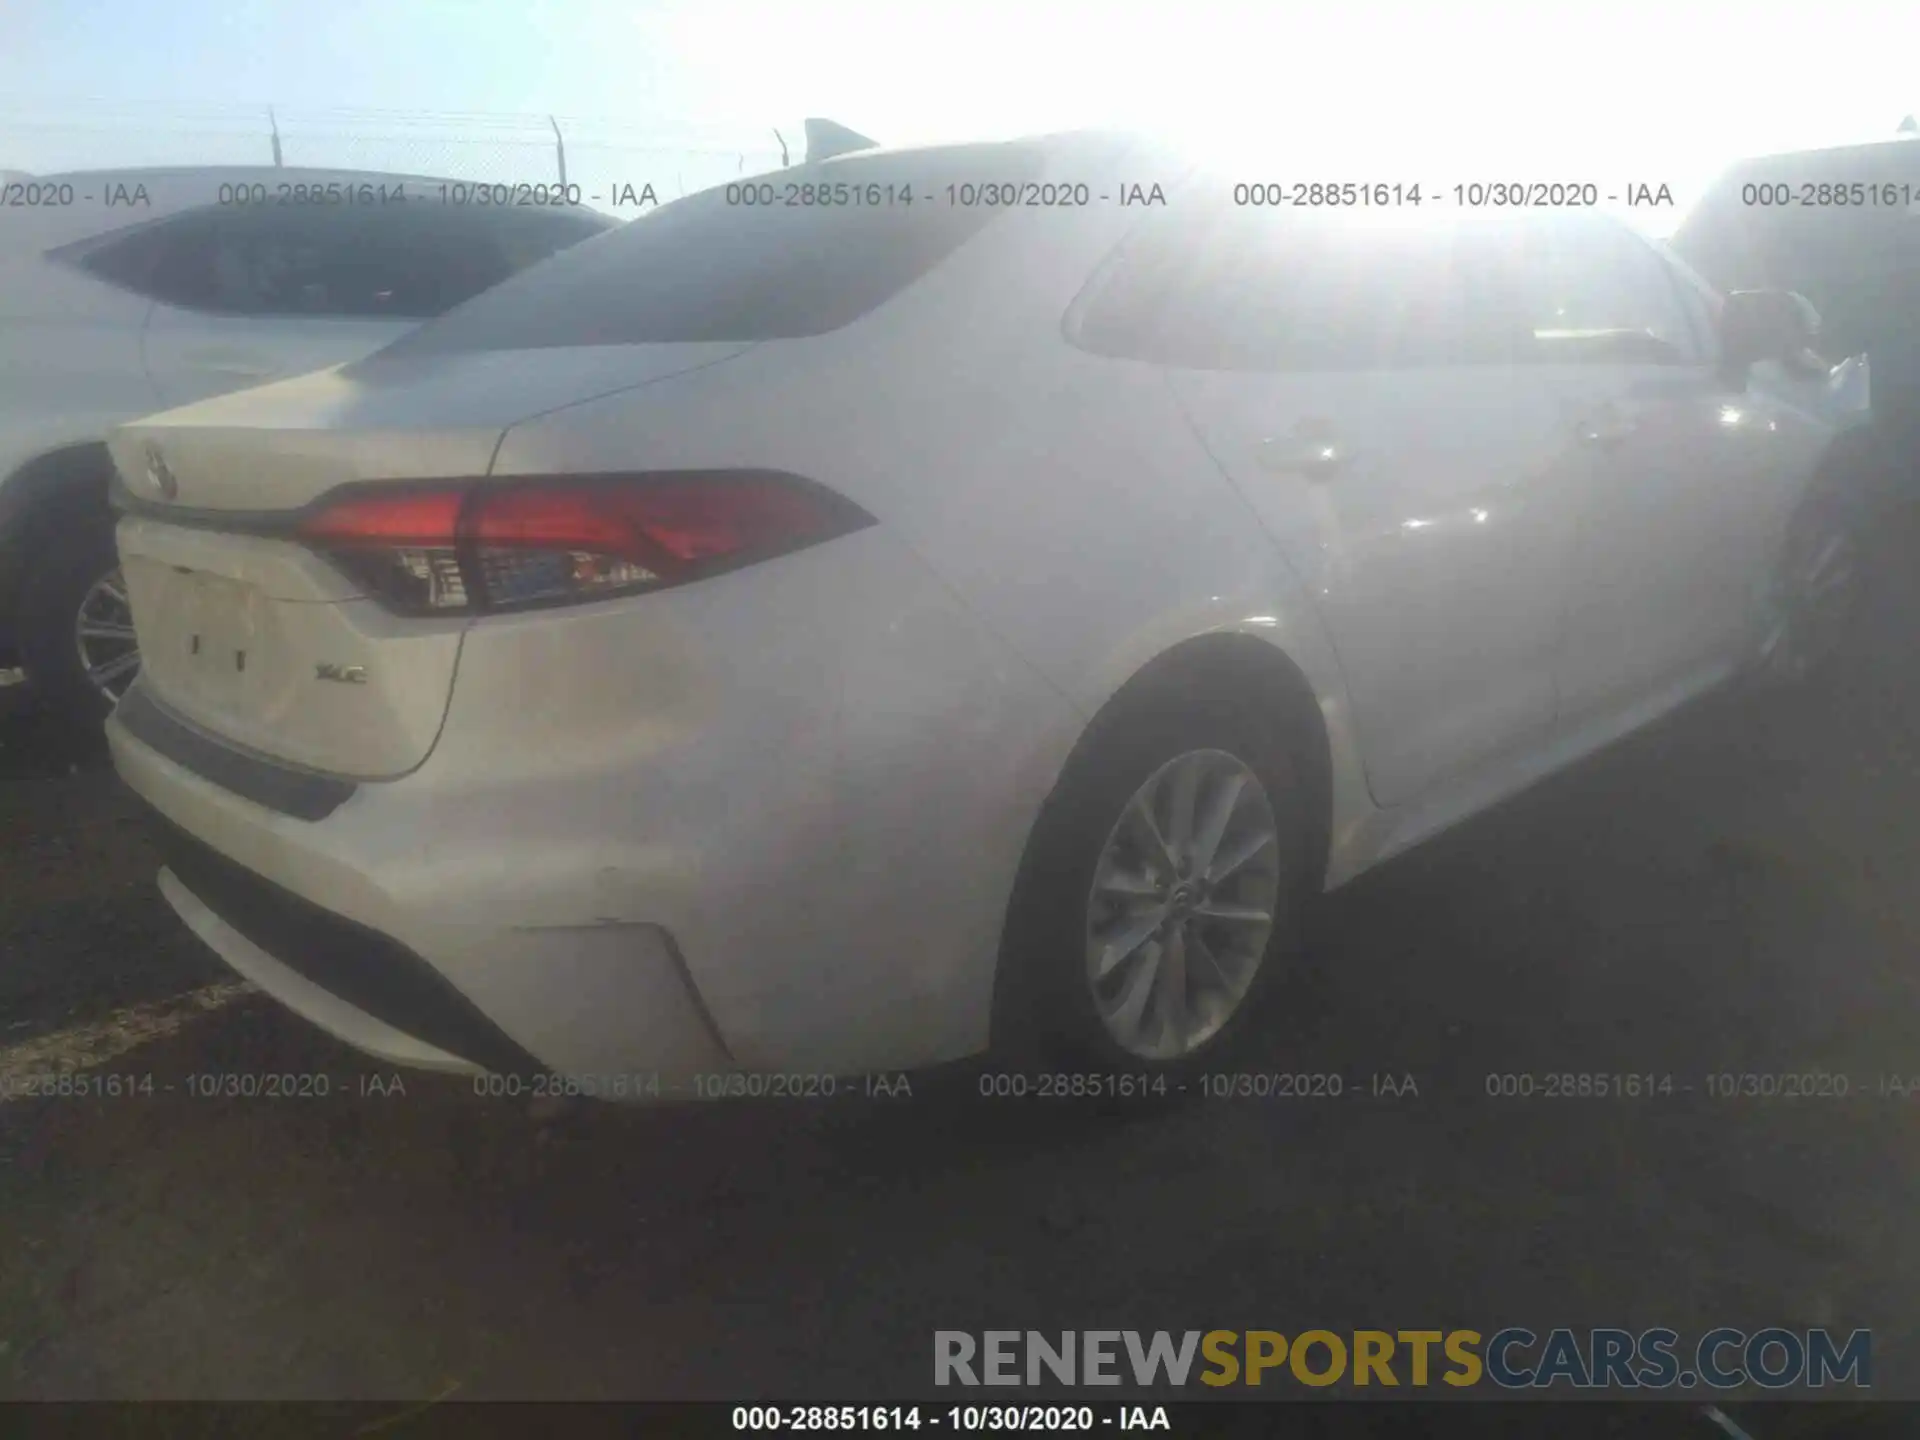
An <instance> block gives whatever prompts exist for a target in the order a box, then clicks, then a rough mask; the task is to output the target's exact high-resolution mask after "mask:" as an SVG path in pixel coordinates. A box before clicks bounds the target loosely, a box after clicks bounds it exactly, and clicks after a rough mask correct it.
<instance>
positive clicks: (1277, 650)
mask: <svg viewBox="0 0 1920 1440" xmlns="http://www.w3.org/2000/svg"><path fill="white" fill-rule="evenodd" d="M1196 688H1198V689H1202V690H1204V691H1206V692H1207V693H1210V694H1214V695H1229V696H1232V697H1235V698H1237V699H1244V700H1245V701H1246V703H1248V704H1249V705H1253V706H1257V707H1258V708H1259V709H1260V711H1261V712H1262V713H1264V714H1267V715H1270V716H1271V717H1272V723H1273V724H1274V725H1275V726H1276V727H1278V728H1279V729H1280V730H1281V732H1282V734H1283V737H1284V743H1285V745H1286V748H1287V752H1288V754H1289V756H1290V757H1291V758H1292V760H1293V762H1294V765H1295V767H1296V770H1297V775H1298V779H1299V781H1300V785H1301V789H1302V790H1303V792H1304V793H1305V795H1306V797H1307V813H1308V820H1309V828H1308V846H1309V849H1308V856H1309V864H1310V865H1311V867H1312V871H1311V873H1312V874H1313V875H1314V877H1315V884H1316V887H1317V886H1318V885H1319V884H1321V883H1323V882H1324V878H1325V876H1326V873H1327V867H1328V862H1329V858H1330V855H1331V849H1332V839H1333V830H1334V819H1335V817H1334V788H1335V766H1336V763H1337V760H1336V754H1335V749H1336V741H1335V737H1334V736H1333V735H1332V734H1331V732H1330V731H1329V728H1328V725H1327V719H1326V715H1325V714H1324V712H1323V709H1322V704H1321V697H1320V696H1319V695H1318V694H1317V693H1316V692H1315V690H1314V687H1313V685H1312V684H1311V682H1309V680H1308V679H1307V674H1306V671H1305V670H1304V669H1303V668H1302V667H1301V666H1300V665H1299V664H1298V663H1297V662H1296V661H1295V659H1294V658H1293V657H1292V656H1291V655H1289V654H1288V653H1287V652H1286V651H1285V650H1283V649H1282V648H1281V647H1280V646H1278V645H1276V644H1274V643H1272V642H1271V641H1269V640H1267V639H1265V638H1263V637H1261V636H1258V635H1254V634H1249V633H1247V632H1245V631H1240V630H1222V631H1213V632H1209V633H1206V634H1202V635H1197V636H1194V637H1192V638H1190V639H1186V640H1182V641H1180V642H1178V643H1176V644H1174V645H1172V646H1170V647H1168V648H1167V649H1165V650H1163V651H1161V652H1160V653H1159V654H1157V655H1155V656H1154V657H1153V658H1152V659H1150V660H1148V661H1147V662H1146V663H1145V664H1143V665H1141V666H1140V667H1139V668H1138V669H1137V670H1135V671H1134V673H1133V674H1132V675H1131V676H1130V677H1129V678H1128V679H1127V680H1126V681H1125V682H1124V683H1123V684H1121V685H1120V686H1119V687H1118V689H1116V690H1115V691H1114V692H1113V694H1112V695H1111V696H1109V697H1108V699H1107V700H1106V702H1105V703H1104V704H1103V705H1101V706H1100V708H1099V709H1098V710H1097V711H1096V712H1095V713H1094V715H1093V717H1092V719H1090V720H1089V721H1088V722H1087V724H1086V725H1085V727H1084V728H1083V729H1082V730H1081V733H1080V737H1079V739H1078V740H1076V741H1075V742H1074V744H1073V746H1072V747H1071V748H1070V749H1069V750H1068V752H1067V755H1066V758H1065V760H1064V761H1063V763H1062V764H1061V765H1060V768H1059V771H1058V773H1057V774H1056V775H1055V776H1054V779H1053V784H1052V786H1051V788H1050V789H1049V792H1048V795H1047V798H1046V800H1045V801H1043V802H1042V803H1041V805H1040V807H1039V809H1038V811H1037V813H1036V815H1035V818H1034V821H1033V824H1032V825H1031V826H1030V827H1029V829H1028V832H1027V837H1026V841H1025V843H1024V845H1023V846H1022V849H1021V855H1020V863H1019V868H1018V870H1017V871H1016V872H1015V876H1016V878H1015V881H1014V885H1013V891H1012V894H1011V895H1010V896H1009V898H1008V902H1007V910H1006V916H1005V919H1004V920H1003V922H1002V936H1003V947H1002V952H1001V955H1000V957H999V962H998V964H997V965H996V967H995V974H994V984H993V1002H992V1011H991V1016H992V1018H991V1022H990V1024H991V1031H992V1034H993V1035H994V1036H995V1037H996V1040H995V1043H998V1041H999V1039H1000V1038H1003V1037H1005V1036H1007V1035H1008V1034H1009V1033H1010V1032H1017V1031H1018V1029H1019V1028H1020V1017H1021V1015H1022V1013H1023V1012H1024V1010H1025V1009H1026V1005H1025V1001H1026V998H1027V997H1026V994H1025V991H1024V990H1023V988H1022V986H1021V983H1020V978H1021V972H1022V971H1023V970H1024V969H1025V967H1023V966H1022V965H1020V964H1018V963H1009V957H1008V955H1007V953H1006V949H1005V945H1004V937H1005V936H1006V935H1008V934H1010V933H1012V932H1013V930H1014V928H1015V917H1016V914H1017V911H1018V908H1019V907H1020V906H1022V905H1024V904H1025V903H1027V901H1028V895H1027V889H1028V884H1029V879H1030V876H1031V875H1032V871H1033V866H1032V865H1031V864H1030V861H1031V859H1032V856H1033V853H1034V851H1035V848H1036V846H1037V845H1039V844H1040V843H1041V842H1042V836H1043V832H1044V830H1045V828H1046V825H1047V822H1048V820H1049V818H1050V816H1051V815H1052V813H1053V809H1054V806H1055V804H1056V801H1057V800H1058V797H1059V796H1060V794H1061V792H1062V790H1063V789H1064V787H1065V786H1066V783H1067V780H1068V778H1069V777H1070V776H1072V775H1074V774H1075V773H1076V771H1077V768H1078V767H1079V766H1080V765H1081V764H1082V763H1083V761H1084V759H1085V757H1086V756H1087V755H1088V754H1089V753H1090V752H1091V751H1092V750H1093V749H1094V747H1096V746H1097V745H1099V744H1100V742H1101V740H1102V737H1103V736H1104V735H1106V734H1107V733H1108V732H1109V731H1110V730H1111V729H1112V727H1114V726H1115V725H1117V724H1120V723H1122V722H1123V721H1124V720H1126V719H1127V717H1128V716H1129V715H1131V714H1132V713H1133V712H1134V711H1135V710H1136V709H1137V708H1138V707H1139V706H1140V705H1141V703H1142V702H1143V701H1144V700H1145V699H1147V698H1149V697H1152V698H1159V697H1162V696H1164V695H1165V694H1166V693H1167V692H1168V691H1169V690H1186V691H1192V690H1194V689H1196Z"/></svg>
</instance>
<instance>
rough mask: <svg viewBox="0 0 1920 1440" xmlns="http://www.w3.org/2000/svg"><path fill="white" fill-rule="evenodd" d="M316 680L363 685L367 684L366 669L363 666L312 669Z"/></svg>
mask: <svg viewBox="0 0 1920 1440" xmlns="http://www.w3.org/2000/svg"><path fill="white" fill-rule="evenodd" d="M313 678H314V679H316V680H333V681H337V682H338V683H339V684H342V685H364V684H366V683H367V667H366V666H364V665H329V664H325V663H324V662H323V663H322V664H319V665H316V666H314V667H313Z"/></svg>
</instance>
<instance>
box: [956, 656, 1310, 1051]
mask: <svg viewBox="0 0 1920 1440" xmlns="http://www.w3.org/2000/svg"><path fill="white" fill-rule="evenodd" d="M1287 739H1288V737H1287V734H1286V731H1285V729H1284V728H1283V726H1282V725H1281V724H1279V723H1276V720H1275V717H1274V716H1273V715H1272V714H1271V712H1265V711H1263V710H1262V708H1261V707H1260V706H1258V705H1257V704H1254V703H1249V702H1247V701H1241V702H1239V703H1236V702H1235V701H1234V700H1233V699H1231V698H1228V697H1226V696H1224V695H1219V694H1209V693H1207V692H1206V691H1205V690H1203V689H1201V688H1200V687H1195V686H1190V685H1184V684H1181V683H1180V682H1179V680H1178V679H1174V680H1172V681H1170V682H1168V683H1164V684H1159V685H1156V686H1154V687H1153V689H1152V690H1151V691H1149V692H1147V693H1143V694H1141V695H1139V696H1136V697H1131V698H1129V699H1126V700H1123V701H1122V702H1121V704H1120V705H1119V707H1118V708H1117V709H1116V710H1114V711H1111V712H1109V713H1108V714H1106V715H1103V716H1102V717H1101V718H1100V719H1099V720H1097V721H1096V722H1095V726H1094V729H1093V730H1092V731H1091V732H1090V733H1089V734H1088V736H1087V738H1086V740H1085V741H1083V743H1082V745H1081V747H1080V749H1079V750H1078V751H1077V752H1076V754H1075V756H1074V758H1073V760H1072V761H1070V762H1069V766H1068V773H1067V774H1066V775H1065V776H1064V777H1063V778H1062V780H1061V782H1060V785H1059V786H1058V788H1057V789H1056V791H1055V793H1054V796H1053V798H1052V800H1051V801H1050V802H1049V803H1048V805H1047V807H1046V809H1045V811H1044V812H1043V814H1042V816H1041V818H1040V820H1039V822H1038V824H1037V825H1036V828H1035V832H1034V836H1033V839H1032V840H1031V842H1030V843H1029V846H1028V852H1027V858H1026V860H1025V862H1024V864H1023V866H1022V869H1021V874H1020V879H1019V882H1018V883H1017V884H1016V886H1015V891H1014V898H1013V902H1012V904H1011V905H1010V907H1009V915H1008V925H1007V931H1006V936H1005V940H1004V943H1003V947H1002V953H1001V959H1000V976H999V984H998V986H997V987H996V995H995V1023H994V1050H995V1059H996V1061H997V1062H998V1063H1000V1064H1003V1065H1009V1066H1013V1065H1024V1064H1025V1063H1027V1062H1029V1061H1032V1062H1036V1063H1049V1064H1050V1063H1053V1062H1055V1061H1059V1062H1061V1063H1066V1064H1070V1065H1073V1066H1074V1067H1076V1069H1077V1070H1078V1071H1090V1072H1094V1073H1097V1074H1100V1075H1113V1074H1125V1075H1133V1076H1147V1077H1155V1078H1156V1079H1157V1080H1165V1081H1166V1082H1168V1083H1169V1084H1178V1083H1183V1082H1184V1081H1185V1080H1186V1079H1188V1078H1189V1077H1192V1076H1195V1075H1198V1074H1200V1073H1201V1072H1202V1071H1203V1070H1204V1069H1206V1068H1208V1067H1212V1066H1217V1065H1218V1064H1220V1063H1221V1062H1222V1061H1223V1060H1224V1059H1225V1057H1227V1056H1228V1055H1230V1054H1231V1053H1232V1052H1233V1051H1234V1050H1235V1049H1236V1048H1237V1047H1238V1046H1239V1045H1240V1044H1241V1043H1242V1042H1243V1041H1244V1040H1245V1039H1246V1038H1247V1036H1248V1034H1249V1032H1250V1031H1252V1030H1253V1029H1254V1028H1255V1027H1256V1026H1257V1024H1258V1021H1259V1018H1260V1016H1261V1014H1262V1012H1263V1011H1264V1010H1266V1009H1267V1007H1268V1002H1269V1001H1270V1000H1271V999H1272V998H1273V997H1274V992H1275V989H1276V987H1277V986H1278V985H1279V984H1280V983H1281V982H1282V979H1283V976H1285V975H1286V974H1287V973H1288V972H1290V971H1295V970H1297V969H1298V965H1299V961H1300V959H1301V929H1302V922H1303V919H1304V916H1305V913H1306V910H1307V905H1308V902H1309V899H1310V897H1311V894H1312V893H1313V886H1312V883H1311V882H1312V880H1313V878H1314V877H1313V873H1312V865H1311V857H1312V851H1313V843H1312V837H1313V836H1314V835H1316V834H1317V833H1318V829H1319V827H1318V824H1317V821H1316V817H1313V816H1311V815H1309V814H1308V813H1307V806H1308V798H1307V791H1306V789H1305V787H1304V786H1303V785H1302V784H1301V783H1300V778H1299V777H1300V773H1301V772H1300V767H1299V766H1298V765H1297V764H1296V762H1295V759H1294V756H1293V754H1292V753H1291V751H1290V749H1289V746H1288V743H1287ZM1188 774H1191V775H1192V776H1195V777H1197V778H1194V779H1191V780H1185V779H1183V776H1185V775H1188ZM1183 783H1190V784H1191V785H1192V786H1193V787H1194V793H1195V799H1194V801H1193V803H1192V804H1191V805H1190V806H1189V807H1188V808H1189V809H1191V810H1192V812H1193V813H1194V816H1195V818H1194V820H1193V823H1192V824H1191V825H1189V826H1188V827H1187V832H1188V833H1187V836H1186V838H1184V839H1183V838H1182V837H1180V836H1179V835H1177V834H1175V833H1173V832H1174V831H1176V830H1177V829H1178V828H1179V827H1178V823H1177V807H1178V806H1179V803H1180V802H1179V800H1178V799H1176V798H1173V795H1174V791H1175V790H1176V789H1177V788H1178V787H1179V786H1180V785H1181V784H1183ZM1156 786H1158V788H1157V789H1156V788H1154V787H1156ZM1143 787H1144V789H1143ZM1229 792H1231V795H1232V798H1231V799H1223V797H1226V796H1228V794H1229ZM1161 795H1165V796H1167V797H1168V798H1167V799H1165V800H1162V799H1159V798H1158V797H1159V796H1161ZM1137 803H1143V804H1144V805H1145V806H1146V809H1147V811H1148V813H1149V814H1155V815H1156V816H1157V817H1158V818H1156V823H1155V825H1154V826H1153V827H1152V828H1143V827H1142V825H1141V823H1140V821H1139V818H1138V816H1137V814H1136V813H1135V806H1136V804H1137ZM1210 814H1211V815H1213V816H1215V817H1217V816H1218V815H1220V814H1227V815H1228V819H1227V821H1226V830H1225V832H1224V834H1223V835H1222V836H1221V837H1220V839H1219V843H1218V844H1217V845H1215V846H1214V848H1213V861H1212V864H1211V865H1210V866H1204V867H1203V866H1200V865H1197V864H1195V861H1196V860H1200V859H1204V858H1205V855H1204V850H1205V848H1206V840H1207V838H1208V832H1209V829H1210V827H1209V826H1208V824H1207V823H1206V820H1207V818H1208V816H1209V815H1210ZM1263 826H1265V827H1266V828H1270V830H1271V837H1272V838H1271V840H1270V841H1268V842H1262V841H1260V840H1259V837H1258V834H1257V832H1259V831H1260V830H1261V829H1262V828H1263ZM1156 832H1158V838H1157V839H1156V838H1155V835H1156ZM1163 841H1164V842H1165V844H1164V846H1163V845H1162V843H1161V842H1163ZM1254 845H1259V846H1260V851H1259V853H1258V854H1257V855H1256V856H1255V857H1254V858H1252V859H1249V860H1247V861H1245V862H1244V863H1243V866H1242V868H1240V869H1236V870H1232V871H1229V872H1227V873H1225V874H1224V875H1223V874H1222V872H1223V871H1224V870H1225V869H1226V866H1227V865H1228V864H1229V863H1230V862H1231V861H1232V860H1233V859H1234V858H1235V856H1236V855H1238V854H1241V853H1243V852H1245V851H1246V850H1247V849H1248V848H1249V847H1251V846H1254ZM1183 851H1184V853H1182V852H1183ZM1169 852H1171V853H1169ZM1156 856H1157V857H1158V858H1155V857H1156ZM1162 862H1165V863H1162ZM1256 866H1257V873H1255V867H1256ZM1141 879H1144V880H1145V888H1143V889H1136V888H1135V886H1136V881H1137V880H1141ZM1096 882H1098V883H1099V888H1098V889H1096ZM1114 887H1118V892H1119V893H1109V892H1110V891H1111V890H1113V889H1114ZM1234 887H1238V888H1237V889H1236V888H1234ZM1269 904H1270V906H1271V909H1270V912H1269V913H1270V914H1271V925H1270V928H1269V929H1268V930H1267V933H1266V935H1265V937H1264V943H1260V942H1258V941H1257V940H1252V939H1246V938H1237V937H1239V936H1240V935H1241V931H1242V927H1244V926H1245V925H1246V923H1247V922H1246V920H1245V919H1244V918H1243V919H1240V920H1236V921H1234V922H1232V923H1231V924H1222V923H1220V922H1219V921H1217V920H1216V919H1215V918H1214V917H1215V916H1222V915H1239V916H1242V917H1245V916H1247V915H1250V914H1252V913H1254V912H1256V911H1257V910H1259V909H1261V908H1262V907H1263V906H1264V905H1269ZM1149 927H1154V928H1153V938H1151V939H1149V940H1146V941H1143V942H1142V943H1141V944H1140V946H1138V947H1136V950H1135V951H1134V952H1133V953H1130V954H1129V955H1127V956H1124V957H1123V956H1119V954H1118V952H1119V950H1120V949H1121V948H1123V947H1124V946H1125V945H1126V943H1127V941H1128V940H1130V939H1131V938H1132V937H1133V936H1134V935H1135V934H1138V933H1139V932H1140V930H1141V929H1143V928H1149ZM1103 967H1105V973H1104V976H1103V975H1102V971H1103ZM1149 970H1151V971H1152V972H1153V973H1152V974H1151V975H1150V976H1148V975H1145V974H1144V972H1146V971H1149ZM1143 991H1144V994H1145V998H1144V999H1143V998H1142V992H1143ZM1173 997H1178V999H1177V1001H1175V1000H1174V999H1173ZM1130 1006H1131V1007H1132V1008H1133V1009H1134V1010H1135V1011H1136V1012H1137V1018H1138V1022H1139V1023H1138V1027H1137V1028H1136V1029H1135V1030H1134V1032H1133V1033H1132V1034H1131V1035H1129V1034H1128V1033H1127V1027H1128V1018H1129V1008H1130ZM1223 1009H1224V1010H1225V1013H1224V1015H1222V1014H1221V1011H1222V1010H1223ZM1183 1015H1184V1021H1183V1019H1182V1016H1183ZM1179 1035H1185V1036H1186V1037H1187V1040H1186V1042H1185V1043H1182V1042H1180V1041H1179V1040H1177V1039H1176V1038H1175V1037H1176V1036H1179Z"/></svg>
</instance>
